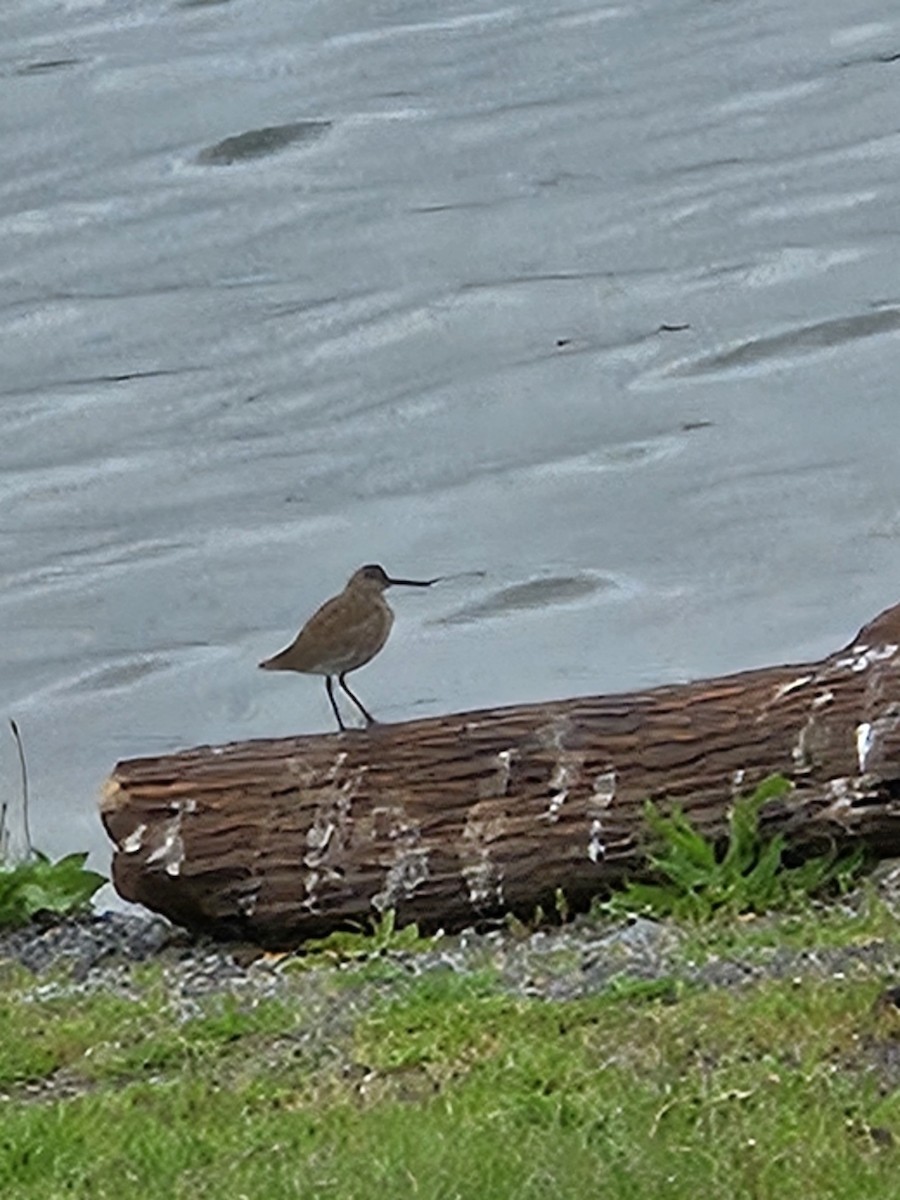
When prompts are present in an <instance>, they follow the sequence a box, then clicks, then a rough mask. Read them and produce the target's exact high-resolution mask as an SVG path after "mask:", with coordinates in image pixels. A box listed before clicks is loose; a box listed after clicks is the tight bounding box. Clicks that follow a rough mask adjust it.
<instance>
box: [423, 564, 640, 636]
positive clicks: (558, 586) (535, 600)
mask: <svg viewBox="0 0 900 1200" xmlns="http://www.w3.org/2000/svg"><path fill="white" fill-rule="evenodd" d="M615 586H616V585H615V583H614V581H613V580H611V579H604V578H603V577H597V576H593V575H551V576H549V577H547V578H544V579H529V580H528V581H527V582H526V583H514V584H512V585H511V586H510V587H505V588H501V589H500V591H499V592H495V593H494V594H493V595H492V596H487V597H486V598H485V599H484V600H477V601H475V602H474V603H473V604H467V605H465V607H463V608H460V609H457V611H456V612H455V613H450V614H449V616H446V617H440V618H439V619H438V620H437V621H436V622H435V624H436V625H463V624H466V623H467V622H469V621H478V620H480V619H481V618H482V617H502V616H503V615H504V614H506V613H509V612H520V611H521V610H523V609H528V608H546V607H548V606H549V605H553V604H567V603H569V602H571V601H572V600H581V599H582V598H583V597H584V596H590V595H593V593H594V592H599V591H602V590H605V589H608V588H614V587H615Z"/></svg>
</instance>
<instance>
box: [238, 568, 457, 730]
mask: <svg viewBox="0 0 900 1200" xmlns="http://www.w3.org/2000/svg"><path fill="white" fill-rule="evenodd" d="M438 578H440V577H438ZM437 582H438V580H437V579H391V577H390V576H389V575H388V573H387V572H386V571H385V569H384V567H379V566H378V565H377V564H375V563H369V564H368V565H367V566H365V567H360V568H359V570H358V571H354V572H353V574H352V575H351V576H350V579H349V580H348V582H347V586H346V587H345V588H344V590H343V591H342V592H341V593H340V594H339V595H337V596H332V598H331V599H330V600H326V601H325V603H324V604H323V605H322V607H321V608H320V609H318V610H317V611H316V612H314V613H313V615H312V616H311V617H310V618H309V620H308V621H307V622H306V624H305V625H304V626H303V628H302V629H301V630H300V632H299V633H298V634H297V636H296V637H295V638H294V640H293V641H292V642H291V644H290V645H289V646H287V647H286V648H285V649H284V650H281V651H279V653H278V654H273V655H272V657H271V658H266V659H264V660H263V661H262V662H261V663H260V664H259V665H260V666H261V667H262V668H263V670H264V671H299V672H300V673H301V674H303V675H324V676H325V689H326V691H327V692H328V699H329V701H330V702H331V709H332V712H333V713H334V715H335V718H336V720H337V723H338V728H339V729H341V730H344V729H346V725H345V724H344V722H343V721H342V720H341V713H340V709H339V708H338V706H337V701H336V700H335V698H334V680H333V677H334V676H335V675H337V680H338V683H339V684H340V685H341V687H342V688H343V690H344V691H345V692H346V693H347V695H348V696H349V697H350V699H351V700H352V701H353V703H354V704H355V705H356V707H357V708H358V709H359V711H360V712H361V713H362V715H363V716H364V717H365V720H366V724H367V725H374V724H375V718H374V717H373V716H372V714H371V713H370V712H369V710H368V709H367V708H366V707H365V705H364V704H363V703H362V701H361V700H360V699H359V697H358V696H354V694H353V693H352V692H351V691H350V688H349V687H348V686H347V681H346V678H345V677H346V676H347V675H348V674H349V673H350V672H351V671H355V670H356V669H357V668H358V667H362V666H364V665H365V663H367V662H368V661H369V660H370V659H372V658H374V657H375V655H376V654H377V653H378V651H379V650H380V649H381V647H382V646H383V645H384V643H385V642H386V641H387V639H388V634H389V633H390V632H391V625H393V623H394V614H393V612H391V609H390V608H389V607H388V603H387V601H386V600H385V598H384V590H385V588H389V587H391V586H395V585H398V584H402V585H403V586H404V587H431V585H432V584H433V583H437Z"/></svg>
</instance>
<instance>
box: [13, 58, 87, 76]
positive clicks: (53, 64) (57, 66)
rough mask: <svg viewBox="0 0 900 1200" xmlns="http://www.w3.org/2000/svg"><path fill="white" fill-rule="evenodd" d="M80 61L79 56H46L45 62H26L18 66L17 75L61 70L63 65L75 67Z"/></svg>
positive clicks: (41, 73) (40, 73)
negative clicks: (22, 65)
mask: <svg viewBox="0 0 900 1200" xmlns="http://www.w3.org/2000/svg"><path fill="white" fill-rule="evenodd" d="M80 62H81V59H80V58H48V59H47V60H46V61H45V62H31V63H26V64H25V66H24V67H19V69H18V70H17V71H16V74H17V75H43V74H45V73H46V72H47V71H61V70H62V69H63V67H75V66H77V65H78V64H79V63H80Z"/></svg>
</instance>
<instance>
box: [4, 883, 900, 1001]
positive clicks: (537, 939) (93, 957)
mask: <svg viewBox="0 0 900 1200" xmlns="http://www.w3.org/2000/svg"><path fill="white" fill-rule="evenodd" d="M897 883H898V880H897V879H890V880H888V882H887V884H886V885H885V884H884V880H883V881H882V884H883V886H882V894H883V895H885V893H887V892H889V893H890V896H889V897H887V898H888V899H889V901H890V900H892V899H893V898H894V896H895V892H896V888H897ZM843 903H844V904H845V905H846V907H847V910H848V914H852V913H853V912H854V911H857V910H858V906H859V904H860V903H861V899H856V900H854V899H853V898H849V899H848V900H846V901H844V902H843ZM380 957H381V959H382V961H383V962H384V963H385V964H388V970H387V971H386V972H384V974H385V980H384V981H376V983H375V985H374V986H373V987H368V986H367V987H365V988H363V989H362V991H364V992H365V993H366V994H367V995H371V994H372V993H373V992H374V993H376V994H382V995H383V994H384V993H385V991H388V992H390V990H391V989H392V988H395V987H396V986H397V980H398V979H399V980H400V981H402V980H403V979H404V978H414V977H417V976H422V975H424V974H426V973H429V972H441V971H450V972H453V973H455V974H457V975H460V976H462V975H470V974H472V973H473V972H488V973H489V974H490V976H491V977H492V978H494V979H496V980H498V981H499V985H500V987H501V988H503V989H504V990H505V991H507V992H508V993H509V994H511V995H515V996H521V997H541V998H545V999H553V1000H571V999H577V998H580V997H585V996H591V995H596V994H598V993H600V992H602V991H604V990H605V989H608V988H610V987H619V988H621V987H640V986H641V985H651V986H652V985H653V984H654V983H658V984H659V985H660V987H661V989H662V990H663V991H664V990H665V987H666V985H667V984H671V985H672V986H673V988H674V987H675V986H677V984H678V983H679V982H681V983H685V984H690V985H695V986H703V987H721V988H736V987H741V986H745V985H746V984H748V983H751V982H754V981H756V980H760V979H792V978H798V979H799V978H804V977H808V976H810V975H815V976H818V977H832V978H843V977H847V976H853V977H859V976H860V975H865V976H868V977H878V978H880V979H883V980H884V982H885V986H888V985H890V984H891V983H892V982H893V981H896V980H897V979H898V978H900V939H898V940H893V939H890V940H883V939H872V940H869V941H867V942H863V943H862V944H847V945H842V946H835V947H818V948H814V949H809V948H805V949H796V948H793V947H790V946H787V945H774V946H769V947H765V948H759V949H756V950H754V951H752V952H751V951H745V952H743V953H741V954H719V955H716V954H712V955H710V954H705V955H704V956H703V959H702V961H699V960H698V961H695V960H693V959H692V958H691V957H690V950H689V943H688V933H687V932H686V931H685V930H684V929H683V928H681V927H678V926H676V925H674V924H671V923H668V922H658V921H652V920H647V919H645V918H637V919H634V920H631V921H627V922H622V923H619V924H609V923H598V922H597V921H596V920H592V919H590V918H587V917H579V918H576V919H575V920H574V921H572V922H571V923H569V924H567V925H565V926H562V927H559V928H551V929H541V930H537V931H535V932H531V933H527V932H524V931H522V930H520V931H519V933H518V934H516V933H514V932H512V931H510V930H507V929H496V930H492V931H488V932H476V931H474V930H465V931H463V932H462V933H460V934H458V935H455V936H453V937H440V938H438V939H436V940H435V941H434V942H433V943H432V944H431V945H430V946H429V947H427V948H425V949H420V950H416V951H387V952H385V953H383V954H382V955H381V956H380ZM4 960H5V961H7V962H9V961H11V962H15V963H19V964H21V965H22V966H24V967H26V968H27V969H28V970H29V971H30V972H32V974H33V975H34V978H35V988H36V990H37V991H38V992H40V994H42V995H45V994H47V993H48V992H54V991H64V992H65V993H66V994H69V995H71V994H72V993H73V992H78V991H89V990H92V989H95V988H98V987H106V988H108V987H114V988H119V989H121V990H123V991H124V992H127V993H129V994H133V992H134V981H133V969H134V965H135V964H137V963H142V962H151V961H152V962H156V963H159V964H161V966H162V972H163V979H164V981H165V983H166V985H167V988H168V990H169V991H170V993H171V994H172V998H173V999H175V1000H177V1002H178V1004H179V1007H180V1008H181V1010H182V1011H183V1012H184V1015H186V1016H187V1015H190V1014H191V1013H192V1012H193V1011H195V1009H196V1007H197V1005H198V1003H199V1002H200V1000H201V998H202V997H204V996H207V995H209V994H215V993H234V992H236V991H237V992H247V991H248V990H249V991H251V992H253V993H254V994H267V995H275V994H279V993H281V992H284V991H285V990H291V991H293V992H295V993H296V991H297V990H298V988H299V989H300V990H301V991H303V993H304V1001H305V1000H306V999H307V998H309V999H310V1000H312V999H313V998H314V996H315V995H316V994H318V993H320V992H321V993H322V994H323V995H324V993H325V992H327V991H329V990H330V983H329V981H331V983H333V980H334V972H335V971H340V970H345V971H346V970H353V969H355V968H357V967H359V965H360V963H361V961H362V960H360V959H355V960H354V959H345V960H339V961H337V962H336V963H335V964H334V965H333V966H331V965H329V967H328V968H327V969H324V970H315V969H307V970H302V969H298V968H299V967H301V966H302V964H301V963H299V962H298V961H297V956H295V955H276V954H262V953H260V951H259V950H258V949H255V948H253V947H248V946H230V945H222V944H216V943H212V942H210V941H203V940H197V939H194V938H192V937H191V936H190V935H188V934H186V933H185V932H184V931H182V930H179V929H177V928H175V927H173V926H172V925H170V924H169V923H168V922H167V921H165V920H164V919H162V918H160V917H146V918H144V917H142V916H135V915H125V914H122V913H115V912H104V913H98V914H91V915H87V916H81V917H67V918H53V917H50V916H48V917H47V918H45V919H44V920H40V921H34V922H32V923H31V924H30V925H28V926H26V927H24V928H22V929H18V930H15V931H7V932H0V965H2V963H3V962H4ZM345 995H346V993H345ZM353 1007H355V1006H353Z"/></svg>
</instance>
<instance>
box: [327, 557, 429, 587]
mask: <svg viewBox="0 0 900 1200" xmlns="http://www.w3.org/2000/svg"><path fill="white" fill-rule="evenodd" d="M433 583H437V579H392V578H391V577H390V575H388V573H387V571H385V569H384V567H380V566H379V565H378V563H367V564H366V565H365V566H364V567H360V568H359V570H358V571H354V572H353V574H352V575H351V576H350V581H349V582H348V584H347V587H348V588H363V587H364V588H375V589H377V590H378V591H379V592H383V591H384V589H385V588H389V587H392V586H394V585H395V584H399V585H401V586H403V587H431V585H432V584H433Z"/></svg>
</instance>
